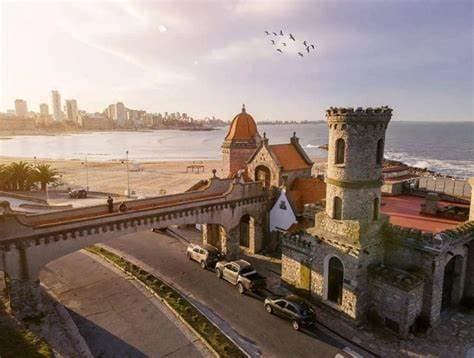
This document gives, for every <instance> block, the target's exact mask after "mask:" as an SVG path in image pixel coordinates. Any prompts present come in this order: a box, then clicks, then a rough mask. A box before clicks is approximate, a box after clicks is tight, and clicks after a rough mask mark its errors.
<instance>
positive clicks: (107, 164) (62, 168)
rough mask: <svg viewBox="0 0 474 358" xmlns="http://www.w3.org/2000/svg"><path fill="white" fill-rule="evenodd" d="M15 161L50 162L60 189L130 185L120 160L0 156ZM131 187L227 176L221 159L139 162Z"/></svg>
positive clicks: (158, 187) (158, 190)
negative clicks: (193, 168)
mask: <svg viewBox="0 0 474 358" xmlns="http://www.w3.org/2000/svg"><path fill="white" fill-rule="evenodd" d="M311 159H312V160H313V161H314V162H315V163H317V164H318V165H317V167H318V168H321V167H325V165H326V158H311ZM15 161H24V162H28V163H32V164H33V163H35V162H36V163H42V164H50V165H51V166H52V167H53V168H55V169H56V170H58V172H59V173H60V174H61V181H62V182H63V183H64V185H63V186H62V187H60V188H61V189H67V188H68V187H70V188H80V187H81V188H83V187H86V183H87V180H88V182H89V189H90V190H91V191H100V192H110V193H117V194H124V191H125V190H126V189H127V168H126V165H125V164H123V163H121V161H119V160H114V161H88V162H87V168H86V166H85V164H84V162H83V161H82V160H79V159H41V158H37V159H36V161H35V160H34V159H32V158H21V157H7V156H0V165H2V164H9V163H11V162H15ZM192 164H200V165H203V171H201V170H200V172H199V173H196V171H194V173H193V172H191V171H190V170H188V172H186V167H187V166H189V165H192ZM129 168H130V171H129V175H130V189H131V190H132V191H135V192H136V195H137V196H156V195H163V194H164V193H166V194H174V193H180V192H183V191H185V190H187V189H189V188H190V187H191V186H193V185H194V184H196V183H197V182H198V181H200V180H206V179H209V178H210V177H212V175H213V174H212V170H213V169H216V170H217V173H216V174H217V176H219V177H223V176H224V168H223V163H222V160H173V161H147V162H140V163H139V164H138V166H134V164H133V162H131V163H130V167H129Z"/></svg>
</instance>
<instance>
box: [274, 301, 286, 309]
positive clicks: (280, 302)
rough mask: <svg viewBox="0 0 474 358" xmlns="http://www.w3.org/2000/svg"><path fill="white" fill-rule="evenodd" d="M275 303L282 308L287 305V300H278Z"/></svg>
mask: <svg viewBox="0 0 474 358" xmlns="http://www.w3.org/2000/svg"><path fill="white" fill-rule="evenodd" d="M275 304H276V305H277V306H278V307H281V308H283V307H285V301H278V302H276V303H275Z"/></svg>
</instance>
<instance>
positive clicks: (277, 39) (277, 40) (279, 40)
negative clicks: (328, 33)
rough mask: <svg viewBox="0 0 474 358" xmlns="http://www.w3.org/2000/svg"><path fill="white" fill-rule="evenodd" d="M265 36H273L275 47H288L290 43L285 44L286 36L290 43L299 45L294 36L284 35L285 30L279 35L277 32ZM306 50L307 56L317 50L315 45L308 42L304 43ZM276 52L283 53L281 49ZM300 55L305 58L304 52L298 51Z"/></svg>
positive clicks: (272, 41) (266, 32)
mask: <svg viewBox="0 0 474 358" xmlns="http://www.w3.org/2000/svg"><path fill="white" fill-rule="evenodd" d="M265 34H266V35H267V36H272V35H273V37H274V38H273V39H270V42H271V44H272V45H273V46H280V45H282V47H287V46H288V44H289V42H288V43H287V42H283V41H284V39H285V38H286V36H288V41H290V40H291V41H293V42H294V43H297V41H296V38H295V36H294V35H293V34H291V33H289V34H288V35H285V34H284V33H283V30H280V32H279V33H276V32H270V31H265ZM302 44H303V46H304V48H305V49H306V52H307V54H309V53H310V52H311V51H313V50H314V49H315V46H314V44H310V43H309V42H307V41H306V40H304V41H303V42H302ZM276 50H277V51H278V52H280V53H283V50H282V49H281V48H280V47H277V48H276ZM298 55H299V56H301V57H304V55H305V54H304V50H301V51H298Z"/></svg>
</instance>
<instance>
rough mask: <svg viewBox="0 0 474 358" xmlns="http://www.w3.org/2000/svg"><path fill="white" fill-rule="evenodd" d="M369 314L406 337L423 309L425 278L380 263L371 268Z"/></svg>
mask: <svg viewBox="0 0 474 358" xmlns="http://www.w3.org/2000/svg"><path fill="white" fill-rule="evenodd" d="M369 283H370V297H371V300H370V308H369V312H370V315H371V316H372V317H373V316H375V317H376V318H378V319H380V321H381V323H383V324H384V325H386V326H387V327H388V328H389V329H391V330H393V331H395V332H396V333H398V334H399V335H400V336H402V337H406V336H407V335H408V333H409V331H410V328H411V327H412V326H413V325H414V324H415V320H416V318H417V317H418V316H419V315H420V313H421V307H422V299H423V281H422V279H421V278H419V277H416V276H413V275H410V274H408V273H406V272H403V271H401V270H397V269H393V268H388V267H386V266H385V267H384V266H378V267H374V268H371V269H369Z"/></svg>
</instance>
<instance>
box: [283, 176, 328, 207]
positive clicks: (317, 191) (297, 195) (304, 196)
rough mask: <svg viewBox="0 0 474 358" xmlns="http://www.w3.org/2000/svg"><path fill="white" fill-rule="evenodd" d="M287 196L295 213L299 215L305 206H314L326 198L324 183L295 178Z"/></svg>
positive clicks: (314, 179)
mask: <svg viewBox="0 0 474 358" xmlns="http://www.w3.org/2000/svg"><path fill="white" fill-rule="evenodd" d="M287 196H288V199H289V200H290V201H291V205H292V206H293V208H294V210H295V211H296V213H297V214H301V213H302V212H303V211H304V206H305V204H315V203H318V202H320V201H322V200H324V199H325V198H326V183H325V182H324V180H323V179H319V178H315V177H312V178H296V179H295V180H294V181H293V184H292V186H291V188H290V190H288V192H287Z"/></svg>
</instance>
